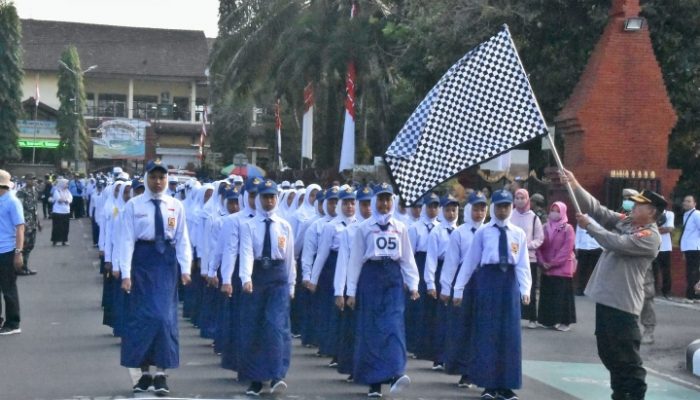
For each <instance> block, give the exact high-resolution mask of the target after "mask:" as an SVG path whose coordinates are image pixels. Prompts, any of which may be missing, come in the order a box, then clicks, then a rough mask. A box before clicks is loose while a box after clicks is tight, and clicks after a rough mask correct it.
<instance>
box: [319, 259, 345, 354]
mask: <svg viewBox="0 0 700 400" xmlns="http://www.w3.org/2000/svg"><path fill="white" fill-rule="evenodd" d="M337 260H338V252H337V251H331V252H330V253H329V254H328V259H327V260H326V263H325V264H324V266H323V270H322V271H321V274H320V276H319V277H318V286H317V288H316V293H315V294H314V295H315V297H316V299H317V302H318V308H316V310H317V311H316V312H317V314H318V315H319V319H318V331H317V332H318V337H319V346H318V350H319V352H320V353H321V354H323V355H325V356H330V357H335V356H336V355H337V353H338V329H339V326H340V310H338V307H336V306H335V288H334V287H333V279H334V278H335V264H336V261H337Z"/></svg>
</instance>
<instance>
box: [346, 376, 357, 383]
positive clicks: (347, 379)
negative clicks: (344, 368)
mask: <svg viewBox="0 0 700 400" xmlns="http://www.w3.org/2000/svg"><path fill="white" fill-rule="evenodd" d="M345 382H347V383H353V382H355V377H353V376H352V375H348V377H347V378H345Z"/></svg>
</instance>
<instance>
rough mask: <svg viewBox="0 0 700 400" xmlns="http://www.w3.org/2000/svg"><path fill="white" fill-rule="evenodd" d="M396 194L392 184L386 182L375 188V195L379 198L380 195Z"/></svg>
mask: <svg viewBox="0 0 700 400" xmlns="http://www.w3.org/2000/svg"><path fill="white" fill-rule="evenodd" d="M384 193H386V194H394V188H392V187H391V185H390V184H388V183H386V182H384V183H380V184H378V185H377V186H375V187H374V195H375V196H379V195H380V194H384Z"/></svg>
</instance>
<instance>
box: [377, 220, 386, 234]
mask: <svg viewBox="0 0 700 400" xmlns="http://www.w3.org/2000/svg"><path fill="white" fill-rule="evenodd" d="M377 225H379V229H381V230H382V232H386V231H387V230H388V229H389V224H384V225H382V224H380V223H379V222H377Z"/></svg>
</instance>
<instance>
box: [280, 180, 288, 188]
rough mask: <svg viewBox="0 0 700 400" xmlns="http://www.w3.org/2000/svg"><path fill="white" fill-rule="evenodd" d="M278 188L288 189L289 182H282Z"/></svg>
mask: <svg viewBox="0 0 700 400" xmlns="http://www.w3.org/2000/svg"><path fill="white" fill-rule="evenodd" d="M280 187H281V188H282V189H289V181H283V182H282V183H280Z"/></svg>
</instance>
